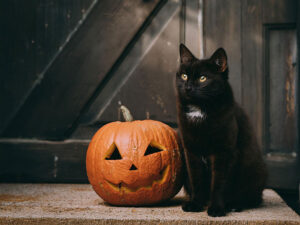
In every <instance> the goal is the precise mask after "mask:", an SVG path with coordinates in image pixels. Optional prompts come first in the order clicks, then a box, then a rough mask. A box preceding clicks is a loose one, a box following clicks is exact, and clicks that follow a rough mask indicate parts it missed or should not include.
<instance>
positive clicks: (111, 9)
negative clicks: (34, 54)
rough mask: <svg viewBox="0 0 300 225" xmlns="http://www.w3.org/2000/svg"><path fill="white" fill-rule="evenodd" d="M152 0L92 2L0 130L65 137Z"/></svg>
mask: <svg viewBox="0 0 300 225" xmlns="http://www.w3.org/2000/svg"><path fill="white" fill-rule="evenodd" d="M157 4H158V1H151V2H146V3H145V2H142V1H100V2H98V3H97V4H96V5H95V7H94V8H93V10H92V11H91V13H90V15H89V17H88V18H87V19H86V21H85V23H84V24H83V26H82V27H81V28H80V29H79V30H78V32H77V33H76V34H75V35H74V37H73V38H72V39H71V40H70V42H69V43H68V44H67V45H66V46H65V48H64V50H63V51H62V52H61V53H60V54H59V56H58V57H57V58H56V60H55V62H53V64H52V65H51V66H50V68H49V69H48V70H47V72H46V73H45V74H44V77H43V79H41V81H40V83H39V85H37V86H36V87H34V89H33V90H32V92H31V93H30V96H28V98H27V99H26V101H25V102H24V104H22V106H21V107H20V109H19V111H18V112H17V114H16V115H15V117H14V119H13V120H12V122H11V123H9V124H8V126H7V128H6V130H5V131H4V132H3V136H4V137H19V138H31V137H34V138H40V139H51V140H60V139H64V138H66V135H65V134H66V132H67V131H68V130H69V129H70V128H71V127H72V125H73V122H74V121H75V120H76V119H77V118H78V117H79V116H80V114H81V112H82V110H83V108H84V106H85V104H86V103H87V101H88V100H89V99H90V98H91V96H92V95H93V93H94V92H95V90H96V88H97V86H98V85H100V83H101V82H102V80H103V79H104V78H105V77H106V74H107V73H108V72H109V70H110V69H111V67H112V66H113V64H114V63H115V62H116V60H117V59H118V57H119V56H120V54H121V53H122V51H124V49H125V47H126V46H127V45H128V43H129V42H130V41H131V40H132V38H133V36H134V35H135V34H136V33H137V32H138V30H139V29H140V27H141V26H142V24H143V23H144V22H145V19H146V18H147V17H148V16H149V15H150V14H151V12H152V11H153V10H154V8H155V7H158V6H157ZM160 4H161V3H160ZM120 18H122V19H120ZM20 124H22V126H20Z"/></svg>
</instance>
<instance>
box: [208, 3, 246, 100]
mask: <svg viewBox="0 0 300 225" xmlns="http://www.w3.org/2000/svg"><path fill="white" fill-rule="evenodd" d="M242 2H243V1H239V0H234V1H232V0H226V1H218V0H205V1H204V18H203V21H204V43H205V44H204V46H205V47H204V55H205V57H210V56H211V55H212V54H213V52H214V51H215V50H216V49H218V48H219V47H223V48H224V49H225V50H226V53H227V55H228V61H229V71H230V72H229V82H230V84H231V85H232V88H233V91H234V95H235V98H236V100H237V102H239V103H241V98H242V90H241V88H242V87H241V84H242V65H241V62H242V61H241V60H242V59H241V45H242V42H241V26H242V25H241V4H242Z"/></svg>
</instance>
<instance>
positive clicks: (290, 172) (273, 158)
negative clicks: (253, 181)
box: [265, 154, 299, 190]
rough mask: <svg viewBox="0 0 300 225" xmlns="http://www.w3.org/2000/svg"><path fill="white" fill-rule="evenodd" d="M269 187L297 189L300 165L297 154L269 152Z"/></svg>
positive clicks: (267, 158)
mask: <svg viewBox="0 0 300 225" xmlns="http://www.w3.org/2000/svg"><path fill="white" fill-rule="evenodd" d="M265 161H266V163H267V168H268V172H269V174H268V184H267V186H268V187H269V188H276V189H284V190H297V188H298V180H299V165H298V159H297V155H286V154H267V155H266V157H265Z"/></svg>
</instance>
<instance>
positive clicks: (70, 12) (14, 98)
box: [0, 0, 197, 182]
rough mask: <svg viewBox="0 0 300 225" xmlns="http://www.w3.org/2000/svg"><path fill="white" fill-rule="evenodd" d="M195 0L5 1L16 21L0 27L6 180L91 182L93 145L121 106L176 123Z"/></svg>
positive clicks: (1, 176)
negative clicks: (179, 73)
mask: <svg viewBox="0 0 300 225" xmlns="http://www.w3.org/2000/svg"><path fill="white" fill-rule="evenodd" d="M195 2H196V1H191V2H190V3H188V4H184V7H183V4H182V2H181V1H177V0H170V1H165V0H161V1H159V0H153V1H129V0H128V1H123V0H122V1H121V0H120V1H110V0H104V1H97V0H94V1H92V0H90V1H85V0H84V1H83V0H74V1H35V2H34V3H31V4H28V5H27V4H26V3H25V1H24V2H23V1H20V2H17V1H6V2H5V3H4V2H3V3H1V4H3V7H1V8H6V9H7V12H3V13H5V14H4V15H5V16H6V18H8V19H7V21H15V22H11V24H9V25H6V26H5V27H3V29H2V30H4V31H5V33H6V34H7V36H5V37H3V40H4V42H1V43H5V44H3V46H2V47H3V48H4V49H5V52H6V54H5V55H6V57H3V58H1V62H2V63H3V62H5V63H3V67H1V82H0V96H1V106H3V107H1V109H0V116H1V123H0V136H1V139H0V155H1V156H0V181H14V182H15V181H26V182H45V181H46V182H86V181H87V177H86V172H85V152H86V150H87V146H88V143H89V141H90V139H91V137H92V136H93V134H94V133H95V132H96V131H97V130H98V129H99V128H100V127H101V126H102V125H103V124H106V123H108V122H111V121H115V120H122V118H121V116H120V111H119V106H120V104H124V105H126V106H127V107H128V108H129V109H130V110H131V112H132V114H133V116H134V118H135V119H140V120H142V119H146V118H150V119H156V120H160V121H163V122H165V123H167V124H169V125H171V126H173V127H175V126H176V107H175V95H174V86H173V85H174V79H175V72H176V69H177V66H178V59H179V56H178V46H179V43H180V42H181V41H180V39H181V38H182V37H185V35H184V30H183V29H182V28H183V27H185V19H184V18H185V17H184V12H183V10H185V9H186V7H189V6H188V5H189V4H195ZM196 5H197V4H196ZM23 8H24V10H21V12H20V9H23ZM15 16H16V18H15ZM14 25H15V26H14Z"/></svg>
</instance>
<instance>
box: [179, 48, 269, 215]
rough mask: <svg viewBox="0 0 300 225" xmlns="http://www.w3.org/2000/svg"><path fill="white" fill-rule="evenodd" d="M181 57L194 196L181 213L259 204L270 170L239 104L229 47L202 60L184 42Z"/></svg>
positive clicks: (184, 131)
mask: <svg viewBox="0 0 300 225" xmlns="http://www.w3.org/2000/svg"><path fill="white" fill-rule="evenodd" d="M180 59H181V63H180V68H179V71H178V72H177V75H176V88H177V111H178V122H179V129H180V133H181V138H182V142H183V147H184V152H185V155H186V158H187V160H186V162H187V163H186V164H187V165H186V166H187V172H188V179H187V182H186V184H185V189H186V191H187V193H188V194H189V197H190V198H189V200H188V201H187V202H185V203H184V204H183V206H182V209H183V210H184V211H190V212H197V211H202V210H204V208H205V207H206V206H207V205H208V209H207V213H208V215H210V216H214V217H215V216H224V215H226V213H227V212H229V211H232V210H242V209H245V208H251V207H256V206H258V205H259V204H260V203H261V202H262V191H263V189H264V187H265V183H266V177H267V172H266V166H265V163H264V161H263V158H262V154H261V151H260V148H259V146H258V143H257V140H256V137H255V134H254V132H253V130H252V127H251V125H250V122H249V120H248V117H247V116H246V114H245V112H244V111H243V109H242V108H241V107H240V106H239V105H238V104H237V103H236V102H235V100H234V97H233V93H232V89H231V87H230V85H229V83H228V66H227V56H226V53H225V51H224V49H222V48H219V49H218V50H216V52H215V53H214V54H213V55H212V56H211V58H209V59H205V60H199V59H197V58H195V57H194V56H193V54H192V53H191V52H190V51H189V50H188V49H187V47H185V46H184V45H183V44H181V45H180Z"/></svg>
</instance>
